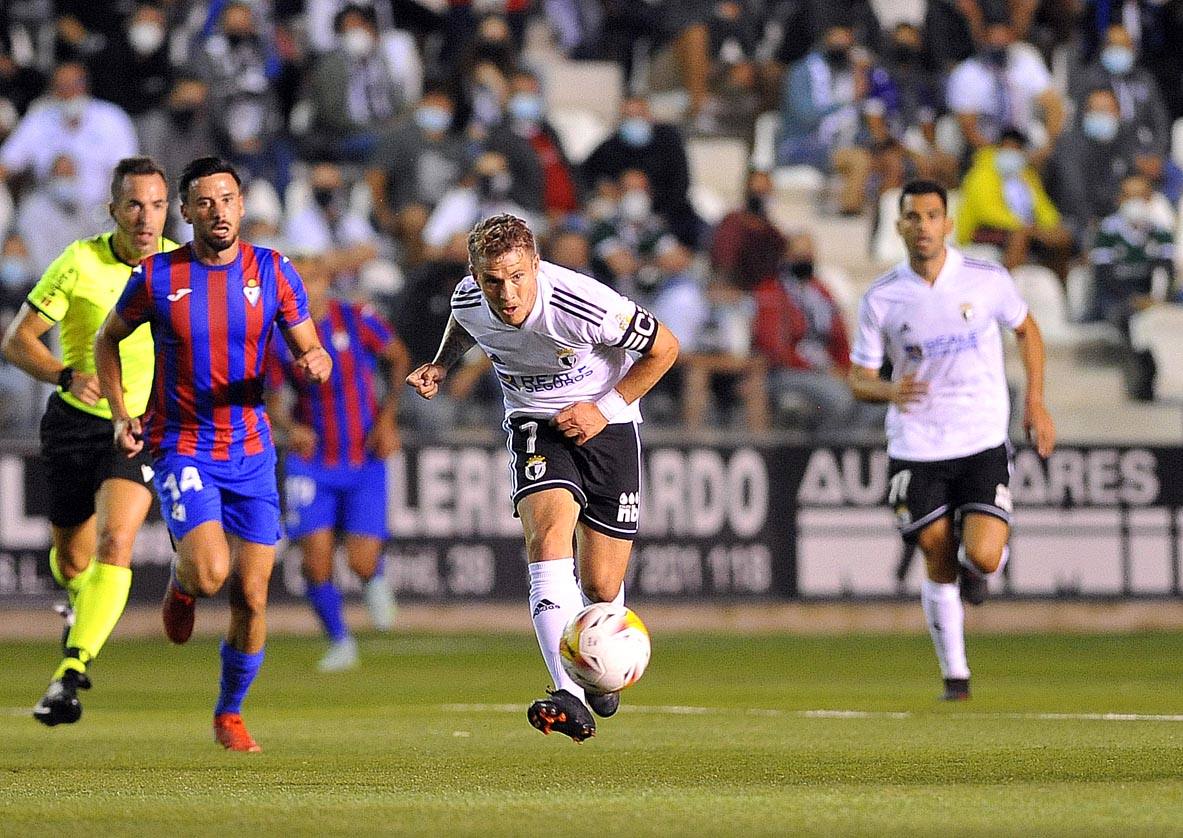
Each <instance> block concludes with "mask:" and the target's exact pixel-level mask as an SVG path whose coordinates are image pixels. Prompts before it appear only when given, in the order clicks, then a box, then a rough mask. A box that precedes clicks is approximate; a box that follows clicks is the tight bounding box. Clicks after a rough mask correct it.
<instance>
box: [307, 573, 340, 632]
mask: <svg viewBox="0 0 1183 838" xmlns="http://www.w3.org/2000/svg"><path fill="white" fill-rule="evenodd" d="M307 596H308V601H309V602H310V603H312V610H313V611H315V612H316V616H317V617H318V618H319V619H320V624H321V625H322V626H324V630H325V634H327V635H328V636H329V640H330V641H331V642H333V643H337V642H340V641H342V640H344V639H345V638H346V637H348V636H349V629H348V628H346V627H345V614H344V612H343V611H342V606H341V592H340V591H338V590H337V588H336V586H335V585H334V584H333V583H332V582H331V581H330V582H325V583H324V584H322V585H313V584H312V583H311V582H309V583H308V593H307Z"/></svg>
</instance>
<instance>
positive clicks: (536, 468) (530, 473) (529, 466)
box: [526, 454, 546, 480]
mask: <svg viewBox="0 0 1183 838" xmlns="http://www.w3.org/2000/svg"><path fill="white" fill-rule="evenodd" d="M544 474H546V457H543V456H542V455H541V454H535V455H534V456H533V457H531V458H530V459H528V460H526V479H527V480H538V479H540V478H541V477H542V475H544Z"/></svg>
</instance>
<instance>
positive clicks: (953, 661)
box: [920, 579, 969, 678]
mask: <svg viewBox="0 0 1183 838" xmlns="http://www.w3.org/2000/svg"><path fill="white" fill-rule="evenodd" d="M920 605H921V607H922V608H923V609H924V621H925V622H926V623H928V633H929V634H930V635H931V636H932V645H933V646H934V647H935V648H936V653H937V662H938V663H939V664H940V665H941V675H942V676H943V677H945V678H968V677H969V664H968V663H967V662H966V659H965V606H963V605H962V604H961V589H960V587H958V585H957V583H956V582H948V583H945V582H934V581H932V580H931V579H925V580H924V581H923V582H921V583H920Z"/></svg>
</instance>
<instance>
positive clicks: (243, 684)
mask: <svg viewBox="0 0 1183 838" xmlns="http://www.w3.org/2000/svg"><path fill="white" fill-rule="evenodd" d="M263 654H264V650H263V649H260V650H259V651H257V652H255V653H254V654H253V655H252V654H248V653H246V652H240V651H238V650H237V649H235V648H234V647H233V646H231V645H230V644H229V643H227V642H226V641H225V640H223V641H222V691H221V692H220V693H218V703H217V705H215V706H214V715H215V716H220V715H221V714H222V713H239V712H241V711H242V702H243V699H245V698H246V691H247V690H249V689H250V688H251V682H252V681H254V680H255V676H256V675H258V674H259V667H260V666H262V665H263Z"/></svg>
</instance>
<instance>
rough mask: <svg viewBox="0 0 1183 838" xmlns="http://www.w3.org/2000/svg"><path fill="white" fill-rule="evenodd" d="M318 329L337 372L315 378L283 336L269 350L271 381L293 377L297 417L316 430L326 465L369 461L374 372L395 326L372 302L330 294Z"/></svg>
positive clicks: (273, 383)
mask: <svg viewBox="0 0 1183 838" xmlns="http://www.w3.org/2000/svg"><path fill="white" fill-rule="evenodd" d="M316 331H317V334H319V335H320V338H321V340H323V341H324V344H325V349H326V350H327V351H328V353H329V355H330V356H331V357H332V359H333V373H332V375H331V376H329V380H328V381H325V382H323V383H321V384H311V383H309V382H308V381H306V380H305V379H304V378H303V376H301V375H300V373H299V372H298V371H297V370H296V368H295V364H294V362H293V359H292V354H291V352H290V351H289V350H288V347H287V344H285V343H284V342H283V340H282V339H280V340H275V341H272V344H271V351H269V352H268V353H267V384H268V387H270V388H271V389H278V388H279V387H281V386H282V385H283V381H284V380H287V381H289V382H290V383H291V384H292V386H293V387H294V388H295V390H296V393H297V394H298V395H297V400H296V409H295V419H296V421H297V422H300V423H302V424H304V425H308V426H309V427H311V428H312V429H313V430H314V431H316V436H317V447H316V454H315V455H314V459H316V460H318V461H319V462H320V463H321V464H322V465H326V466H336V465H343V464H348V465H350V466H360V465H363V464H364V463H365V462H366V459H367V453H366V436H367V435H368V434H369V432H370V429H371V428H372V427H374V420H375V418H376V417H377V415H378V397H377V395H376V393H375V388H374V377H375V373H376V372H377V370H378V359H379V358H381V356H382V352H383V350H385V349H386V346H387V345H388V344H389V343H390V341H392V340H393V339H394V330H393V329H391V327H390V325H389V324H388V323H387V322H386V321H385V320H384V319H382V317H381V316H380V315H379V314H378V313H377V312H375V311H374V310H373V309H372V308H371V307H370V306H360V305H357V304H354V303H348V302H343V301H341V300H329V307H328V312H327V313H326V314H325V316H324V317H322V318H321V319H319V320H317V321H316Z"/></svg>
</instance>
